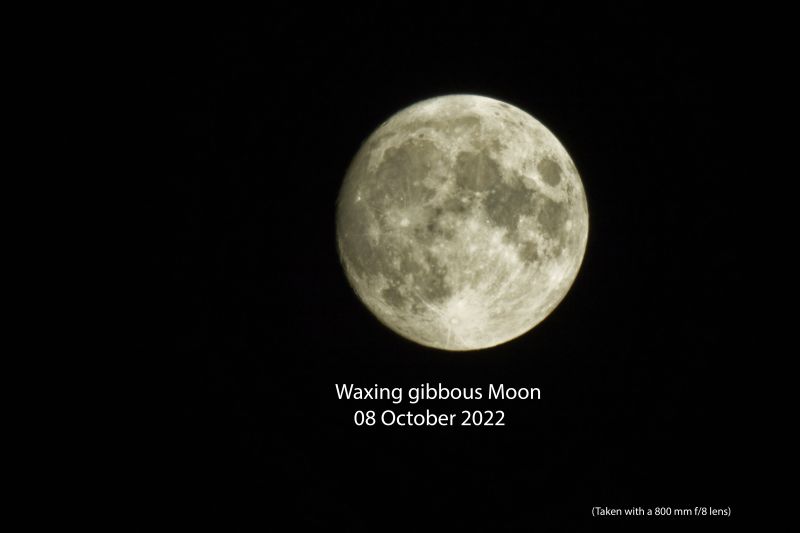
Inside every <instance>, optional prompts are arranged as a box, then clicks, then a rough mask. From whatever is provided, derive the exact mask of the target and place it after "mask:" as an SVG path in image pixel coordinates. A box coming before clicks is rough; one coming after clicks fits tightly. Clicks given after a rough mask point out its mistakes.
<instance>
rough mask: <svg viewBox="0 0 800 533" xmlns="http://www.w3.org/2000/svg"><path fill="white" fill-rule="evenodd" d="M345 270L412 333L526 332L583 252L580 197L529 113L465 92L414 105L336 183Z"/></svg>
mask: <svg viewBox="0 0 800 533" xmlns="http://www.w3.org/2000/svg"><path fill="white" fill-rule="evenodd" d="M336 218H337V219H336V226H337V240H338V248H339V254H340V257H341V261H342V264H343V266H344V270H345V272H346V275H347V278H348V280H349V281H350V284H351V285H352V287H353V289H354V290H355V292H356V294H357V295H358V296H359V298H360V299H361V300H362V301H363V302H364V304H365V305H366V306H367V307H368V308H369V309H370V310H371V311H372V312H373V313H374V314H375V316H376V317H377V318H378V319H379V320H380V321H381V322H382V323H383V324H385V325H386V326H388V327H389V328H391V329H392V330H394V331H395V332H397V333H399V334H400V335H402V336H403V337H406V338H408V339H410V340H412V341H414V342H417V343H419V344H422V345H425V346H431V347H435V348H440V349H445V350H475V349H481V348H488V347H491V346H496V345H498V344H501V343H504V342H506V341H509V340H511V339H513V338H515V337H518V336H519V335H522V334H523V333H525V332H527V331H529V330H530V329H531V328H533V327H534V326H535V325H537V324H538V323H539V322H541V321H542V320H543V319H544V318H545V317H547V315H548V314H549V313H550V312H551V311H553V309H555V307H556V306H557V305H558V303H559V302H560V301H561V300H562V299H563V298H564V295H565V294H566V293H567V291H568V290H569V288H570V286H571V285H572V282H573V281H574V280H575V276H576V275H577V273H578V269H579V268H580V265H581V261H582V260H583V255H584V251H585V249H586V239H587V236H588V231H589V221H588V210H587V205H586V196H585V194H584V190H583V185H582V183H581V179H580V176H579V175H578V171H577V170H576V168H575V165H574V164H573V162H572V160H571V159H570V157H569V154H567V151H566V150H565V149H564V147H563V146H562V145H561V143H560V142H559V141H558V139H556V137H555V136H554V135H553V134H552V133H551V132H550V131H549V130H548V129H547V128H545V127H544V126H543V125H542V124H541V123H539V121H537V120H536V119H535V118H533V117H532V116H530V115H528V114H527V113H525V112H524V111H522V110H520V109H518V108H516V107H513V106H511V105H509V104H506V103H504V102H500V101H497V100H494V99H491V98H486V97H482V96H474V95H451V96H442V97H439V98H433V99H430V100H425V101H422V102H419V103H417V104H415V105H412V106H411V107H408V108H406V109H404V110H402V111H400V112H399V113H397V114H396V115H394V116H392V117H391V118H390V119H389V120H388V121H386V122H384V123H383V124H382V125H381V126H380V127H379V128H378V129H377V130H376V131H375V132H374V133H373V134H372V135H371V136H370V137H369V138H368V139H367V140H366V141H365V142H364V144H363V145H362V146H361V149H360V150H359V151H358V153H357V154H356V156H355V158H354V159H353V162H352V164H351V165H350V168H349V169H348V171H347V175H346V176H345V179H344V183H343V184H342V188H341V191H340V194H339V199H338V206H337V215H336Z"/></svg>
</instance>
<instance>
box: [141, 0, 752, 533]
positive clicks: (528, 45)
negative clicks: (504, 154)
mask: <svg viewBox="0 0 800 533" xmlns="http://www.w3.org/2000/svg"><path fill="white" fill-rule="evenodd" d="M154 18H155V19H157V20H158V21H157V22H153V21H150V23H149V24H148V25H147V26H145V29H144V30H143V33H142V38H141V54H140V57H141V58H142V61H141V64H140V66H141V67H144V70H143V72H144V74H143V77H142V78H141V80H139V81H141V82H142V83H143V90H142V92H141V94H140V97H139V98H138V103H141V104H142V105H141V114H140V118H141V119H142V121H141V123H142V125H143V126H142V127H143V128H144V129H143V130H142V131H143V134H142V136H143V138H144V143H143V149H142V157H143V160H144V161H146V163H147V164H146V167H147V168H148V169H149V170H148V172H147V175H146V176H144V178H145V179H143V180H142V181H141V182H140V185H139V187H140V190H143V191H145V196H146V199H145V201H144V203H143V204H142V220H143V224H142V235H143V236H145V238H144V239H143V241H145V242H146V243H147V245H148V247H149V249H150V250H151V252H149V266H150V267H154V272H156V276H157V277H156V278H155V281H156V282H155V283H154V284H151V285H150V287H149V288H150V289H152V293H151V294H150V298H148V316H149V318H151V319H153V320H152V321H151V322H148V323H151V324H153V325H154V326H155V327H154V328H153V331H155V332H156V333H157V336H158V337H157V339H156V340H155V342H154V343H153V344H152V345H151V347H150V349H149V351H148V354H147V355H146V356H145V357H143V359H142V362H141V363H140V367H141V369H142V370H143V371H144V375H145V376H147V377H146V378H145V379H148V380H149V379H151V380H152V386H154V387H156V388H157V390H158V391H159V394H155V393H154V394H152V395H150V394H145V395H144V398H143V402H142V407H143V411H142V412H143V413H144V412H146V413H148V415H147V416H143V417H142V418H143V419H146V420H147V423H146V424H145V428H146V430H145V431H144V432H143V433H142V435H141V437H142V444H143V446H144V448H143V449H146V450H147V453H146V454H145V457H146V459H145V460H144V461H143V463H142V464H143V465H145V466H146V468H145V469H144V470H143V471H142V472H143V473H146V475H142V476H141V478H140V479H138V481H137V482H136V488H137V491H138V494H139V496H138V499H137V500H136V501H137V505H139V506H140V507H141V510H142V511H143V512H151V511H154V512H155V513H156V514H157V515H158V517H159V518H158V519H159V520H167V519H168V520H177V521H178V522H184V521H191V522H198V523H201V524H209V523H210V521H211V520H212V519H213V518H222V519H223V520H225V521H226V522H227V521H230V520H235V521H237V522H238V521H242V522H246V523H249V524H250V525H252V526H255V527H258V528H267V529H269V528H270V527H275V526H276V525H277V524H289V526H286V529H288V530H294V529H302V528H306V527H308V526H311V527H317V528H320V529H328V530H332V529H334V528H344V529H345V530H361V529H363V530H368V531H381V530H384V529H387V528H389V527H391V526H398V525H406V524H407V525H410V526H412V527H413V528H414V529H415V530H416V529H425V528H426V527H428V526H435V525H439V526H443V527H444V529H445V530H471V529H472V530H477V531H494V530H503V529H506V528H508V529H515V528H519V529H524V530H530V529H531V528H534V529H535V528H536V527H537V526H548V527H550V528H552V529H557V527H556V526H564V527H565V528H567V529H568V530H582V529H589V528H591V527H593V526H597V525H598V522H600V521H601V520H600V519H597V518H592V517H591V514H590V512H591V508H592V507H593V506H595V505H601V506H609V507H625V506H633V505H643V506H647V505H650V506H670V507H678V506H680V507H691V508H694V507H695V506H710V505H716V506H720V507H728V506H731V507H732V510H733V513H734V517H735V516H736V515H737V513H742V512H745V509H746V506H745V505H744V501H743V499H742V495H741V489H742V483H741V482H740V474H741V469H740V468H738V467H736V466H735V465H737V464H738V463H739V461H740V459H741V454H742V453H743V452H744V451H745V450H744V447H743V445H742V444H741V428H740V421H741V420H742V417H743V416H744V410H745V409H746V407H745V401H744V399H743V398H742V394H743V392H742V387H741V381H740V378H741V367H740V357H739V354H740V352H741V351H742V350H743V349H745V347H746V346H748V343H749V341H748V338H747V328H746V327H743V318H742V311H741V302H742V298H743V291H744V289H742V288H741V287H742V286H744V285H746V283H745V281H746V280H745V279H744V272H745V271H744V268H743V267H742V266H741V259H742V253H743V249H744V243H746V242H747V239H748V236H747V235H746V232H745V229H744V228H742V227H741V224H740V222H739V220H740V218H741V217H740V214H741V212H742V209H743V207H742V205H743V203H742V198H743V196H744V194H745V193H744V192H743V190H742V187H741V184H742V180H743V176H741V172H739V171H738V170H737V169H738V168H739V164H738V160H739V159H740V158H741V154H739V153H737V151H736V149H735V148H734V147H735V146H736V144H735V142H734V137H735V136H736V131H737V130H736V123H735V119H733V118H731V117H732V113H731V112H730V111H731V109H732V108H733V107H735V106H736V105H737V97H735V96H734V95H733V94H732V93H731V90H732V89H731V88H732V87H737V86H739V87H740V86H741V83H740V81H741V77H742V76H741V75H742V67H741V65H742V64H743V63H744V62H746V61H747V57H746V51H745V49H746V48H747V47H746V46H741V44H742V43H741V42H740V39H741V37H740V35H741V34H740V33H739V32H738V31H737V30H736V25H735V24H734V23H733V22H732V20H730V19H729V17H726V16H725V15H723V14H720V13H698V12H696V11H692V12H676V11H668V10H657V9H649V10H646V11H645V10H642V9H641V8H640V9H633V10H631V9H622V8H602V9H600V8H595V9H593V10H590V11H586V10H585V8H581V9H580V10H578V9H577V8H575V9H572V10H568V9H566V8H560V9H559V8H555V7H547V6H542V5H536V4H534V5H529V4H526V5H525V6H524V7H523V6H522V4H520V5H518V6H516V7H514V8H513V9H509V10H500V9H499V8H497V9H496V8H495V7H494V6H493V5H483V6H481V7H477V8H469V7H467V6H462V5H459V6H450V7H446V8H435V7H431V6H428V7H425V8H412V7H410V6H407V5H406V4H389V3H382V4H380V6H379V7H376V6H372V7H366V6H365V7H359V8H356V7H353V8H342V7H340V6H337V7H336V8H323V7H322V6H320V7H316V8H309V7H301V6H300V5H299V4H298V5H296V6H295V7H281V8H275V9H274V10H273V11H271V12H269V11H268V12H264V13H259V14H252V13H251V14H243V15H241V16H237V17H230V16H227V15H222V14H219V13H213V12H207V13H194V14H192V15H188V14H185V13H183V14H180V15H170V16H163V17H154ZM450 93H475V94H482V95H486V96H490V97H494V98H497V99H500V100H503V101H507V102H509V103H511V104H514V105H516V106H517V107H520V108H522V109H523V110H525V111H527V112H529V113H530V114H532V115H533V116H535V117H536V118H538V119H539V120H540V121H542V122H543V123H544V124H545V125H546V126H547V127H548V128H549V129H551V130H552V131H553V132H554V133H555V134H556V136H558V138H559V139H560V140H561V141H562V143H563V144H564V145H565V147H566V148H567V150H568V151H569V152H570V154H571V156H572V157H573V160H574V162H575V164H576V166H577V168H578V170H579V172H580V173H581V176H582V179H583V183H584V187H585V189H586V193H587V199H588V205H589V214H590V232H589V242H588V247H587V251H586V256H585V259H584V262H583V266H582V268H581V270H580V272H579V275H578V277H577V279H576V281H575V283H574V285H573V287H572V289H571V290H570V292H569V293H568V295H567V297H566V298H565V300H564V301H563V302H562V303H561V305H560V306H559V307H558V308H557V309H556V311H555V312H553V313H552V315H551V316H550V317H548V318H547V319H546V320H545V321H544V322H543V323H541V324H540V325H539V326H537V327H536V328H534V329H533V330H532V331H531V332H529V333H528V334H526V335H524V336H522V337H520V338H518V339H515V340H513V341H511V342H508V343H506V344H504V345H502V346H499V347H496V348H492V349H488V350H483V351H477V352H468V353H458V352H453V353H450V352H443V351H438V350H433V349H428V348H424V347H421V346H417V345H415V344H413V343H411V342H409V341H406V340H405V339H403V338H401V337H399V336H397V335H396V334H394V333H392V332H391V331H389V330H388V329H387V328H385V327H384V326H382V325H381V324H380V323H379V322H378V321H377V320H376V319H375V318H374V317H373V316H372V315H371V314H370V313H369V312H368V311H367V310H366V308H365V307H364V306H363V305H362V304H361V303H360V302H359V300H358V299H357V298H356V296H355V294H354V293H353V292H352V290H351V289H350V287H349V285H348V283H347V281H346V278H345V276H344V274H343V271H342V269H341V267H340V265H339V261H338V257H337V252H336V246H335V227H334V216H335V201H336V196H337V193H338V189H339V186H340V185H341V181H342V178H343V176H344V173H345V171H346V169H347V166H348V164H349V162H350V160H351V158H352V157H353V156H354V155H355V153H356V151H357V149H358V147H359V145H360V143H361V142H362V141H363V140H365V139H366V137H367V136H368V135H369V134H370V133H371V132H372V131H373V130H374V129H375V128H376V127H377V126H378V125H379V124H380V123H381V122H382V121H383V120H385V119H386V118H388V117H389V116H390V115H391V114H393V113H395V112H396V111H398V110H400V109H402V108H403V107H406V106H408V105H410V104H412V103H414V102H416V101H419V100H421V99H424V98H428V97H432V96H437V95H442V94H450ZM440 382H441V383H442V384H444V385H445V386H447V387H474V386H479V387H483V388H484V390H485V388H486V387H488V384H489V383H495V384H497V383H505V384H506V385H516V386H535V387H539V388H540V389H541V391H542V399H541V401H538V402H532V401H528V402H523V401H515V402H512V401H508V402H498V401H495V402H464V401H461V402H424V403H420V404H419V405H417V406H415V407H411V408H412V410H415V411H420V410H421V411H424V410H425V409H426V408H427V409H430V410H431V411H434V412H460V411H461V410H462V409H471V408H484V409H489V408H491V409H503V410H504V411H505V412H506V418H505V421H506V426H505V427H496V428H463V427H453V428H425V427H420V428H413V427H412V428H396V427H392V428H384V427H379V426H376V427H371V428H367V427H355V426H354V424H353V419H352V416H353V412H354V411H355V410H357V409H375V410H378V412H380V411H382V410H383V409H386V408H390V407H392V405H391V403H390V402H354V401H350V402H347V401H343V400H338V399H337V397H336V393H335V389H334V384H335V383H354V384H357V385H366V386H369V385H374V384H379V385H381V386H399V387H404V388H405V387H412V386H418V385H420V384H424V383H431V384H434V385H435V384H437V383H440ZM150 387H151V383H150V382H149V381H148V382H147V387H145V388H146V390H150ZM152 390H153V391H155V390H156V389H152ZM160 393H163V394H160ZM150 400H152V401H150ZM145 407H146V409H145ZM395 408H396V409H398V410H399V409H401V408H405V409H407V408H408V406H407V405H405V404H404V405H401V406H395ZM605 520H606V521H608V520H618V521H619V520H621V519H605ZM622 520H628V521H630V520H632V519H622ZM640 520H646V519H640ZM650 520H652V519H650ZM672 520H674V521H677V520H684V521H689V520H691V521H697V520H700V519H695V518H691V519H690V518H683V519H677V518H675V519H672ZM705 520H709V519H705ZM720 520H723V521H724V520H730V519H724V518H723V519H720V518H717V519H716V521H720ZM642 525H643V526H646V525H647V524H642ZM276 530H285V529H284V528H278V529H276Z"/></svg>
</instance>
